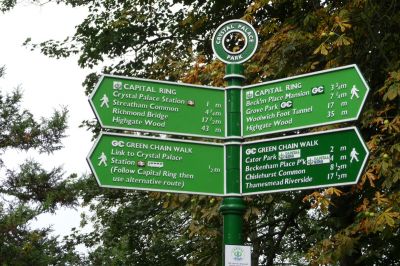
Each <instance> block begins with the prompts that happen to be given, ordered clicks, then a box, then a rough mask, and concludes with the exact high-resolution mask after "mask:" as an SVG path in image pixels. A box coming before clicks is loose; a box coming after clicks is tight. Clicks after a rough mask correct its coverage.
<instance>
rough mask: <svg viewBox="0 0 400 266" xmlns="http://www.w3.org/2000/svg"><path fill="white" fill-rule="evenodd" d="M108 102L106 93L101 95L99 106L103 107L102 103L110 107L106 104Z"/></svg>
mask: <svg viewBox="0 0 400 266" xmlns="http://www.w3.org/2000/svg"><path fill="white" fill-rule="evenodd" d="M108 102H109V99H108V97H107V95H105V94H104V95H103V97H102V98H101V105H100V107H103V106H104V105H105V106H107V108H108V107H110V106H108Z"/></svg>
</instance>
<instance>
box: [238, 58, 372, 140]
mask: <svg viewBox="0 0 400 266" xmlns="http://www.w3.org/2000/svg"><path fill="white" fill-rule="evenodd" d="M368 91H369V87H368V84H367V83H366V82H365V80H364V78H363V76H362V75H361V72H360V71H359V69H358V67H357V66H356V65H349V66H344V67H338V68H334V69H329V70H325V71H319V72H314V73H309V74H305V75H300V76H295V77H290V78H285V79H281V80H274V81H270V82H265V83H261V84H256V85H251V86H245V87H244V88H243V90H242V136H243V137H251V136H258V135H263V134H271V133H276V132H282V131H289V130H296V129H301V128H307V127H314V126H320V125H328V124H333V123H339V122H347V121H352V120H357V119H358V117H359V115H360V113H361V109H362V106H363V105H364V102H365V100H366V98H367V94H368Z"/></svg>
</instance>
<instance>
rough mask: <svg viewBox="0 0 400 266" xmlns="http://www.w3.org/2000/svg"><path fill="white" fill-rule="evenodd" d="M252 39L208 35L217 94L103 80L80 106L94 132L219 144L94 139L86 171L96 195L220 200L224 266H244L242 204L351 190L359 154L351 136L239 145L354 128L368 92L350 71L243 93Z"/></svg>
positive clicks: (228, 29) (223, 28)
mask: <svg viewBox="0 0 400 266" xmlns="http://www.w3.org/2000/svg"><path fill="white" fill-rule="evenodd" d="M257 44H258V37H257V33H256V31H255V29H254V28H253V27H252V26H251V25H250V24H249V23H247V22H245V21H242V20H230V21H227V22H225V23H223V24H222V25H220V26H219V27H218V29H217V30H216V31H215V33H214V35H213V40H212V48H213V50H214V53H215V55H216V56H217V57H218V58H219V59H220V60H221V61H223V62H225V63H227V66H226V75H225V77H224V78H225V79H226V81H227V84H228V86H227V87H226V90H225V89H223V88H216V87H208V86H198V85H192V84H183V83H174V82H166V81H156V80H147V79H138V78H129V77H119V76H112V75H103V76H102V77H101V79H100V80H99V82H98V83H97V85H96V87H95V89H94V91H93V93H92V94H91V96H90V99H89V102H90V105H91V106H92V109H93V110H94V112H95V115H96V117H97V119H98V120H99V122H100V125H101V127H102V128H108V129H115V130H131V131H139V132H150V133H158V134H160V133H161V134H175V135H180V136H194V137H204V138H213V139H221V140H223V141H224V144H221V143H219V144H218V143H214V142H213V143H211V142H207V143H205V142H196V141H187V140H177V139H168V138H161V137H143V136H133V135H124V134H116V133H104V132H103V133H101V134H100V136H99V138H98V140H97V141H96V143H95V145H94V147H93V148H92V150H91V151H90V153H89V155H88V157H87V161H88V163H89V165H90V168H91V170H92V172H93V174H94V175H95V177H96V179H97V181H98V183H99V185H100V186H102V187H109V188H124V189H135V190H146V191H162V192H176V193H189V194H204V195H216V196H225V197H224V199H223V201H222V204H221V207H220V212H221V214H222V215H223V218H224V227H223V231H224V232H223V239H224V245H225V252H226V253H227V256H226V260H225V265H239V264H237V263H241V264H240V265H249V264H250V256H251V254H250V253H251V252H250V247H245V246H243V232H242V231H243V230H242V228H243V214H244V212H245V210H246V204H245V202H244V200H243V198H242V197H241V196H242V195H252V194H261V193H272V192H280V191H290V190H299V189H311V188H313V189H315V188H321V187H327V186H339V185H350V184H356V183H357V181H358V179H359V177H360V175H361V172H362V169H363V168H364V166H365V164H366V162H367V158H368V154H369V153H368V149H367V147H366V146H365V144H364V143H363V141H362V138H361V136H360V134H359V132H358V131H357V129H356V128H355V127H351V128H344V129H338V130H332V131H327V132H317V133H311V134H303V135H294V136H287V137H281V138H275V139H268V140H258V141H252V142H245V143H243V138H248V137H254V136H260V135H266V134H272V133H277V132H283V131H289V130H296V129H302V128H308V127H313V126H320V125H327V124H333V123H339V122H346V121H352V120H356V119H358V117H359V115H360V112H361V108H362V106H363V104H364V102H365V100H366V97H367V94H368V91H369V88H368V85H367V83H366V82H365V80H364V78H363V77H362V75H361V73H360V71H359V69H358V68H357V66H356V65H350V66H345V67H339V68H335V69H330V70H325V71H320V72H314V73H310V74H305V75H300V76H295V77H290V78H285V79H281V80H275V81H270V82H265V83H261V84H256V85H251V86H245V87H242V82H243V80H244V78H245V77H244V75H243V66H242V65H241V63H243V62H245V61H246V60H248V59H249V58H250V57H251V56H252V55H253V54H254V52H255V50H256V48H257Z"/></svg>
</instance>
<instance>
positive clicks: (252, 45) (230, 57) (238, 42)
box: [212, 19, 258, 64]
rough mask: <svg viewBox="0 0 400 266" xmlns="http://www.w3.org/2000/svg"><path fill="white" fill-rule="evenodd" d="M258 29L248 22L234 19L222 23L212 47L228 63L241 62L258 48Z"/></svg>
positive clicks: (213, 39) (214, 37)
mask: <svg viewBox="0 0 400 266" xmlns="http://www.w3.org/2000/svg"><path fill="white" fill-rule="evenodd" d="M257 44H258V36H257V33H256V30H255V29H254V28H253V26H251V25H250V24H249V23H248V22H246V21H243V20H240V19H233V20H228V21H226V22H224V23H223V24H221V25H220V26H219V27H218V29H217V30H216V31H215V32H214V35H213V38H212V48H213V51H214V53H215V55H216V56H217V57H218V59H220V60H221V61H222V62H224V63H227V64H240V63H243V62H245V61H247V60H248V59H250V57H251V56H252V55H253V54H254V52H255V51H256V49H257Z"/></svg>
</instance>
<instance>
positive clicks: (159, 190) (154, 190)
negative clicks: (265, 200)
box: [86, 131, 226, 197]
mask: <svg viewBox="0 0 400 266" xmlns="http://www.w3.org/2000/svg"><path fill="white" fill-rule="evenodd" d="M103 135H105V136H117V137H128V138H139V139H147V140H158V141H159V140H165V141H171V142H178V143H182V142H184V143H193V144H200V145H201V144H203V145H213V146H221V147H224V193H223V194H218V193H201V192H192V191H176V190H166V189H151V190H149V189H146V188H133V187H126V186H107V185H102V184H101V183H100V179H99V178H98V176H97V174H96V171H95V168H94V166H93V165H92V162H91V161H90V156H91V155H92V153H93V151H94V150H95V148H96V146H97V145H98V143H99V142H100V139H101V137H102V136H103ZM86 162H87V163H88V165H89V168H90V170H91V172H92V174H93V175H94V177H95V178H96V181H97V184H98V185H99V187H104V188H117V189H127V190H140V191H147V192H166V193H179V194H191V195H205V196H221V197H222V196H225V195H226V170H225V169H226V146H225V145H224V144H222V143H215V142H202V141H193V140H178V139H171V138H159V137H157V138H156V137H148V136H139V135H132V134H122V133H112V132H104V131H101V132H100V134H99V136H98V137H97V139H96V141H95V142H94V143H93V146H92V148H91V149H90V151H89V153H88V155H87V156H86Z"/></svg>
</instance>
